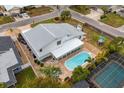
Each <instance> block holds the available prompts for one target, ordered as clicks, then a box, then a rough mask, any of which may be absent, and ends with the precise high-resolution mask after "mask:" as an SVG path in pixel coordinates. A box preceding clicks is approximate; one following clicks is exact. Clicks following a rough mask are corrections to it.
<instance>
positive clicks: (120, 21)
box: [100, 13, 124, 27]
mask: <svg viewBox="0 0 124 93" xmlns="http://www.w3.org/2000/svg"><path fill="white" fill-rule="evenodd" d="M100 21H101V22H103V23H105V24H108V25H111V26H113V27H120V26H122V25H124V18H123V17H121V16H119V15H118V14H116V13H108V14H105V15H104V16H103V18H101V20H100Z"/></svg>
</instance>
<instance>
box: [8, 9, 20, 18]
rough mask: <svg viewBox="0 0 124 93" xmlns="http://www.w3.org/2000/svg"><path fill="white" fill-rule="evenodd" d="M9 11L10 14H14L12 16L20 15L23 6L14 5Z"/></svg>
mask: <svg viewBox="0 0 124 93" xmlns="http://www.w3.org/2000/svg"><path fill="white" fill-rule="evenodd" d="M8 12H9V13H10V15H12V16H19V14H20V13H21V8H20V7H13V8H12V9H10V10H9V11H8Z"/></svg>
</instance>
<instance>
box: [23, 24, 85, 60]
mask: <svg viewBox="0 0 124 93" xmlns="http://www.w3.org/2000/svg"><path fill="white" fill-rule="evenodd" d="M21 35H22V37H23V38H24V40H25V41H26V42H27V44H28V46H29V47H30V49H31V50H32V52H33V54H34V55H35V56H36V58H37V59H38V60H43V59H44V58H46V57H48V56H51V55H52V56H53V58H55V59H59V58H62V57H63V56H64V55H66V54H67V53H69V52H71V51H73V50H75V49H77V48H79V47H81V46H82V45H83V42H82V41H81V40H82V39H83V35H85V33H84V32H82V31H81V30H79V29H77V28H76V27H74V26H72V25H70V24H67V23H59V24H40V25H38V26H36V27H34V28H32V29H31V30H28V31H23V32H22V33H21Z"/></svg>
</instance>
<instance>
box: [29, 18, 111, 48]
mask: <svg viewBox="0 0 124 93" xmlns="http://www.w3.org/2000/svg"><path fill="white" fill-rule="evenodd" d="M64 22H65V23H69V24H71V25H74V26H77V25H78V24H80V25H82V26H83V30H84V32H85V33H86V34H87V36H86V37H87V41H88V42H90V43H91V44H93V45H94V46H96V47H98V48H99V49H102V48H103V47H104V46H107V45H108V44H109V43H110V41H111V40H110V38H109V37H107V36H105V35H103V34H101V33H100V31H98V30H96V29H95V28H93V27H91V26H89V25H84V24H83V23H81V22H79V21H77V20H75V19H70V20H66V21H64ZM43 23H62V21H61V20H59V21H55V19H48V20H45V21H42V22H39V23H35V24H32V25H31V26H32V27H34V26H36V25H38V24H43ZM101 35H102V36H104V37H105V43H104V45H103V46H99V45H98V43H97V42H98V39H99V36H101Z"/></svg>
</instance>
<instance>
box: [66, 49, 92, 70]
mask: <svg viewBox="0 0 124 93" xmlns="http://www.w3.org/2000/svg"><path fill="white" fill-rule="evenodd" d="M82 52H84V53H88V54H89V55H90V57H91V58H93V56H92V53H91V52H89V51H81V52H79V53H78V54H76V55H74V56H73V57H75V56H77V55H79V54H80V53H82ZM73 57H71V58H69V59H68V60H70V59H72V58H73ZM68 60H66V61H65V62H64V66H65V67H66V68H67V70H69V71H73V70H74V69H73V70H71V69H69V68H68V67H67V66H66V65H65V63H66V62H67V61H68ZM87 64H88V62H87V61H86V62H85V63H83V64H81V66H82V67H83V68H84V67H85V66H86V65H87Z"/></svg>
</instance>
